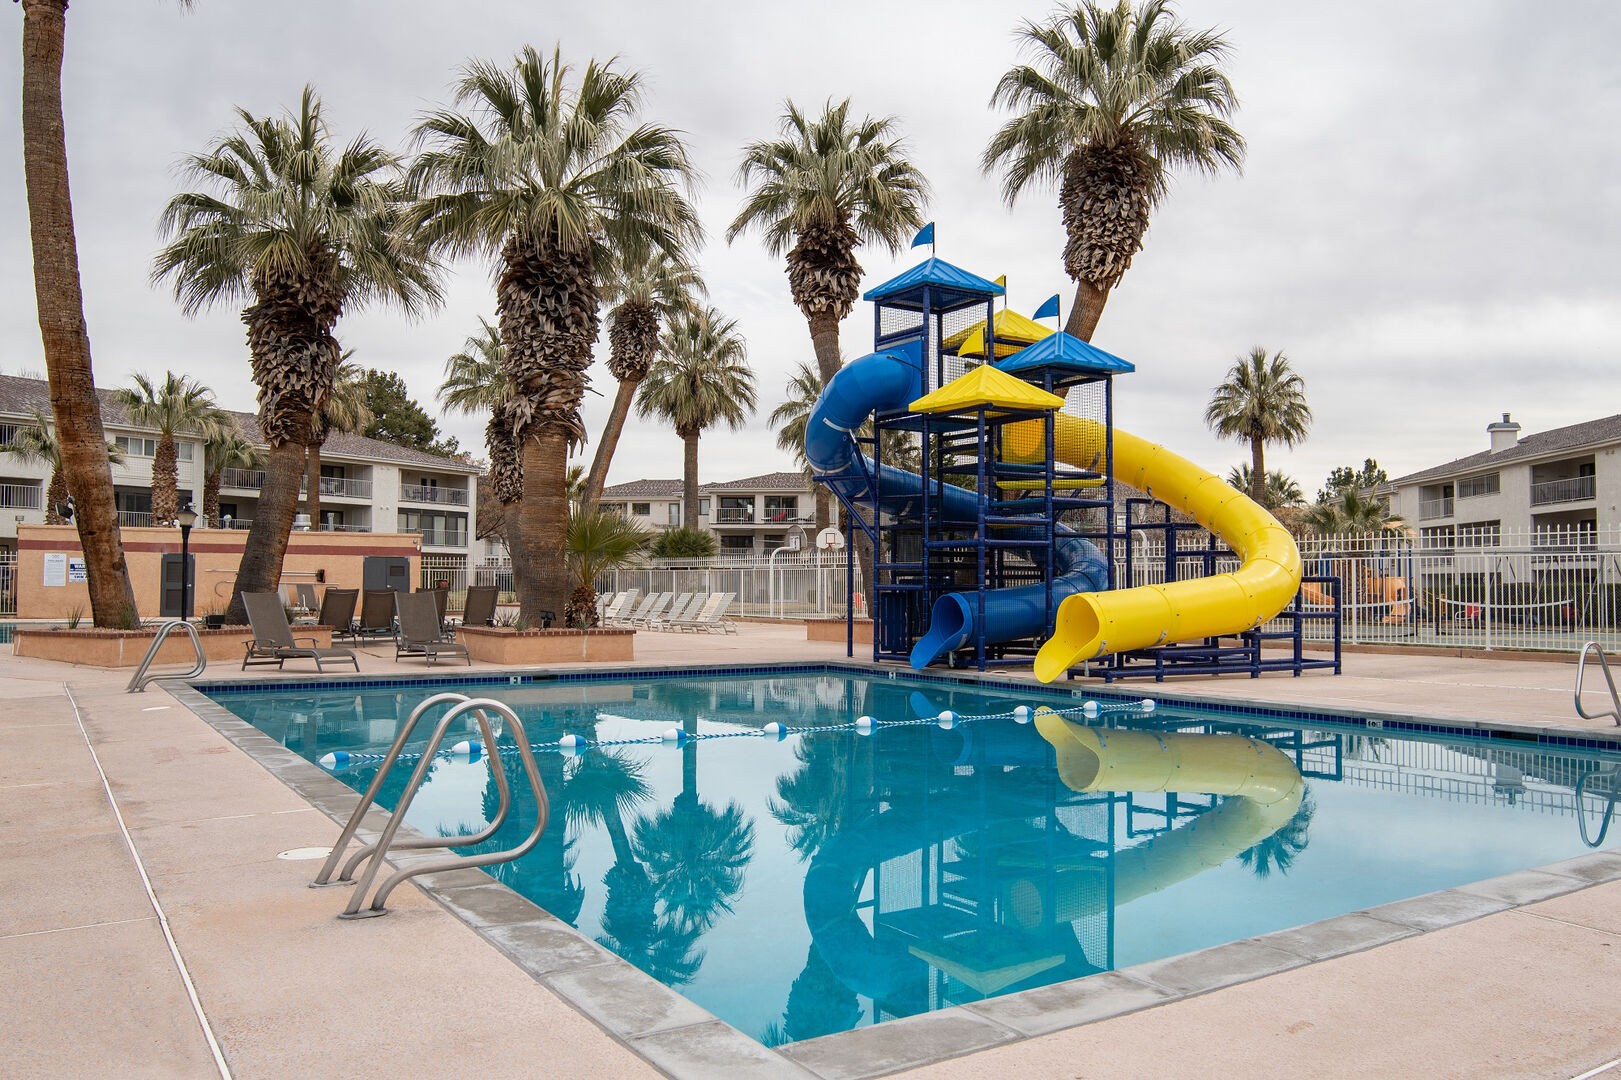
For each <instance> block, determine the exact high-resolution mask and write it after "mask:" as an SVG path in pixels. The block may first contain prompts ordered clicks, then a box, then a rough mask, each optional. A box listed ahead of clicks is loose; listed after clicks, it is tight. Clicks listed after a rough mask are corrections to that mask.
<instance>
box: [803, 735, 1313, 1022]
mask: <svg viewBox="0 0 1621 1080" xmlns="http://www.w3.org/2000/svg"><path fill="white" fill-rule="evenodd" d="M996 730H997V731H998V733H999V734H1002V735H1010V736H1011V735H1012V734H1013V732H1015V731H1016V732H1018V735H1017V736H1015V737H1013V738H1011V739H1006V740H1003V739H998V740H996V741H997V742H998V743H999V744H1001V743H1006V745H1000V746H999V747H998V751H997V754H996V755H995V756H996V759H997V760H1003V761H1007V760H1016V759H1022V760H1029V759H1030V757H1031V756H1032V755H1030V753H1029V752H1028V751H1027V750H1024V749H1020V748H1019V747H1017V746H1015V745H1014V744H1016V743H1019V742H1021V741H1022V742H1027V743H1034V745H1035V746H1042V743H1040V742H1038V741H1036V737H1035V735H1034V733H1031V732H1030V730H1029V728H1017V729H1000V728H999V729H996ZM1036 730H1037V731H1038V732H1039V733H1040V738H1041V739H1043V740H1045V741H1046V744H1048V745H1050V747H1051V752H1052V753H1054V754H1056V757H1057V762H1058V775H1059V778H1060V779H1061V780H1062V781H1063V783H1064V784H1065V786H1067V787H1069V788H1071V789H1072V790H1074V791H1077V792H1092V791H1141V792H1148V791H1176V792H1183V793H1190V794H1191V793H1202V794H1210V795H1225V796H1228V798H1226V799H1225V800H1224V801H1223V802H1222V803H1221V805H1219V806H1217V807H1216V808H1214V809H1212V810H1209V811H1206V812H1205V813H1203V814H1201V815H1199V816H1198V817H1197V818H1194V819H1193V820H1192V821H1189V822H1186V823H1184V824H1182V825H1179V826H1177V827H1176V828H1174V829H1172V830H1170V831H1168V832H1165V833H1162V834H1160V835H1158V836H1156V837H1154V838H1153V839H1151V840H1148V841H1145V842H1144V843H1141V844H1138V845H1136V846H1135V847H1132V848H1128V849H1126V850H1124V851H1120V852H1117V853H1115V854H1114V857H1113V862H1114V890H1113V895H1114V902H1115V903H1116V904H1122V903H1126V902H1129V901H1131V900H1135V899H1137V898H1138V897H1142V896H1147V895H1148V894H1150V893H1154V892H1159V891H1160V890H1162V889H1165V888H1168V887H1170V886H1172V885H1175V884H1177V883H1178V882H1181V881H1184V880H1186V879H1187V878H1190V877H1192V876H1194V875H1195V874H1198V873H1199V872H1200V871H1202V870H1206V869H1209V868H1211V867H1214V866H1218V865H1220V864H1221V863H1224V862H1226V861H1227V860H1228V859H1231V858H1232V857H1233V856H1235V855H1237V854H1238V853H1239V852H1241V851H1245V850H1247V849H1248V848H1251V847H1254V846H1255V845H1256V844H1258V843H1260V842H1261V841H1262V840H1265V839H1266V838H1267V837H1268V836H1271V835H1272V834H1273V833H1274V832H1276V831H1277V830H1278V829H1280V828H1282V827H1283V826H1284V825H1286V824H1288V822H1289V820H1290V818H1292V817H1293V816H1294V814H1295V811H1296V810H1297V809H1299V807H1300V801H1301V798H1302V796H1303V794H1304V790H1305V785H1304V782H1303V781H1302V779H1301V776H1300V773H1299V771H1298V770H1296V768H1295V766H1294V764H1293V763H1292V762H1291V761H1290V760H1289V759H1288V758H1287V757H1286V756H1284V754H1283V753H1282V752H1281V751H1280V750H1278V749H1277V748H1276V747H1275V746H1272V745H1271V744H1270V743H1267V742H1264V741H1262V740H1259V739H1250V738H1245V737H1243V736H1240V735H1197V734H1176V733H1158V732H1143V731H1123V730H1114V729H1101V728H1089V727H1085V726H1083V725H1080V724H1075V723H1072V722H1070V721H1068V720H1065V719H1064V718H1063V717H1061V716H1058V715H1057V714H1055V713H1053V712H1051V711H1050V710H1047V709H1041V710H1038V712H1037V714H1036ZM964 753H965V754H966V753H967V751H966V750H965V751H964ZM1010 753H1012V754H1014V757H1011V758H1010V757H1009V756H1008V755H1009V754H1010ZM1041 756H1042V757H1045V754H1043V755H1041ZM1032 810H1034V808H1032ZM1008 820H1010V819H1003V820H1002V821H1000V822H987V821H985V820H984V818H983V817H981V816H980V815H979V814H978V813H975V812H972V811H970V810H969V809H968V808H966V807H964V808H958V807H956V806H952V805H947V806H944V807H940V808H931V809H930V810H928V811H927V812H924V811H920V810H917V809H914V808H910V807H899V808H896V809H893V810H889V811H886V812H884V813H882V814H876V815H873V816H871V817H868V818H866V819H865V820H864V821H861V822H860V823H858V824H856V825H853V826H850V827H848V828H845V829H842V830H840V831H839V832H838V833H837V834H836V835H835V836H833V837H832V839H830V840H829V841H828V842H827V843H826V844H825V845H824V846H823V847H822V849H821V850H820V851H819V852H817V854H816V857H815V858H813V859H812V860H811V865H810V867H809V869H808V871H807V873H806V875H805V890H804V901H805V920H806V922H807V924H808V925H809V927H810V931H811V938H812V940H813V941H814V942H815V944H816V949H817V951H818V952H819V953H820V954H821V956H822V959H823V960H824V961H826V963H827V964H828V967H829V968H830V969H831V970H832V971H833V972H834V974H835V975H837V976H838V978H839V979H840V981H842V982H843V983H844V984H845V985H846V986H847V987H849V988H850V989H851V990H853V991H855V992H856V993H858V994H862V995H865V996H867V997H870V998H873V999H874V1000H876V1001H879V1002H883V1003H884V1004H885V1007H886V1008H888V1009H889V1010H890V1011H894V1012H898V1013H903V1014H904V1013H909V1012H917V1011H921V1010H922V1009H923V1008H925V1007H926V1002H927V998H928V972H929V966H930V964H929V963H925V962H924V961H925V959H928V960H929V962H930V963H932V964H933V965H934V966H935V967H938V968H940V969H941V970H947V971H950V973H951V974H952V975H953V976H954V977H956V978H958V979H959V980H961V981H963V982H965V983H967V984H968V985H971V986H973V987H974V988H975V989H977V990H979V991H980V992H981V993H997V992H999V991H1001V990H1003V989H1006V988H1007V987H1009V986H1012V985H1015V984H1016V983H1017V982H1019V981H1020V980H1022V979H1025V978H1029V977H1031V976H1032V975H1034V974H1039V973H1040V972H1041V971H1051V970H1052V969H1053V968H1055V967H1057V966H1059V965H1062V964H1065V963H1070V962H1075V963H1079V964H1084V963H1085V958H1084V957H1083V956H1072V955H1066V949H1067V950H1068V951H1069V952H1071V953H1072V952H1073V950H1074V937H1073V935H1069V936H1068V944H1067V945H1064V944H1061V943H1060V938H1061V937H1062V935H1053V934H1051V933H1050V932H1051V931H1052V930H1054V929H1055V928H1057V927H1060V926H1063V925H1065V924H1067V923H1069V922H1071V921H1073V920H1075V919H1079V918H1082V917H1083V916H1086V915H1090V914H1094V913H1096V912H1098V911H1100V910H1102V908H1103V906H1104V905H1105V904H1107V902H1108V897H1109V889H1108V888H1107V887H1106V884H1107V881H1106V877H1105V875H1107V874H1108V873H1109V866H1108V863H1107V861H1106V859H1105V858H1104V857H1099V856H1096V855H1092V854H1083V855H1081V856H1080V857H1078V858H1075V857H1069V858H1060V860H1059V861H1058V862H1057V863H1055V864H1053V865H1052V866H1046V865H1042V866H1035V865H1030V864H1029V862H1028V856H1025V857H1024V858H1023V859H1021V860H1020V861H1018V862H1017V863H1013V862H1010V861H1009V859H1010V858H1014V857H1013V856H1008V857H1005V858H1001V859H1000V861H1001V862H1002V863H1004V864H1005V865H1004V866H1003V869H1004V872H1006V871H1010V870H1011V871H1014V872H1015V873H1022V872H1023V871H1025V870H1026V869H1027V868H1028V869H1029V870H1031V871H1034V872H1033V873H1031V874H1030V875H1029V876H1028V877H1018V878H1015V879H1014V880H1012V881H1011V882H1010V883H1008V884H1006V885H1004V886H1003V887H1002V899H1003V904H1002V909H1003V911H1004V912H1005V914H1004V916H1003V918H1004V924H1003V925H1000V926H990V927H985V926H981V925H977V924H975V925H970V926H964V925H961V924H953V923H951V922H950V921H949V920H948V919H947V916H949V915H951V914H952V913H951V912H948V911H946V910H944V909H943V906H942V905H939V904H934V905H927V904H925V905H921V906H919V907H915V908H909V909H902V910H899V911H887V912H875V913H874V914H873V918H874V919H875V920H876V921H877V922H879V923H882V924H885V925H887V926H889V927H891V928H892V931H893V932H892V933H889V934H886V935H885V936H884V937H883V938H877V937H875V936H874V934H873V932H872V930H870V929H869V928H868V926H867V923H866V921H865V920H864V919H863V916H862V913H861V910H860V908H859V906H858V905H859V902H860V900H861V897H862V895H863V891H864V888H865V886H866V882H867V878H868V876H869V875H870V874H871V873H873V872H874V871H875V870H876V869H877V868H878V867H879V866H881V865H882V864H883V863H885V862H888V861H890V860H893V859H899V858H904V857H906V856H909V855H911V854H912V853H914V852H917V851H921V850H923V849H925V848H927V847H928V846H930V845H933V844H942V843H945V842H946V841H948V840H951V839H952V838H954V837H967V836H969V835H972V834H976V833H985V832H986V831H987V830H988V829H995V828H996V827H998V826H1000V825H1004V824H1006V822H1007V821H1008ZM1076 839H1077V840H1087V839H1091V840H1096V839H1106V838H1081V837H1078V838H1076ZM993 846H994V845H993ZM993 857H994V856H993ZM1015 867H1016V869H1015ZM947 955H949V956H951V957H952V958H953V959H951V960H945V961H943V960H942V957H943V956H947ZM1021 960H1022V961H1023V962H1022V963H1021V962H1019V961H1021ZM1093 970H1095V969H1093ZM1085 973H1086V972H1085V971H1084V970H1081V971H1076V972H1074V974H1085Z"/></svg>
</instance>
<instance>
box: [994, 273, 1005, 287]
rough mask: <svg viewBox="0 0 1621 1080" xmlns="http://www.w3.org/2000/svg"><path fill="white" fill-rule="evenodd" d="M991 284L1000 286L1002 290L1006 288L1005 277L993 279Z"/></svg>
mask: <svg viewBox="0 0 1621 1080" xmlns="http://www.w3.org/2000/svg"><path fill="white" fill-rule="evenodd" d="M991 284H993V285H1000V286H1002V288H1004V289H1005V288H1007V275H1006V274H1003V275H1002V276H1001V277H999V278H996V279H994V280H993V281H992V282H991Z"/></svg>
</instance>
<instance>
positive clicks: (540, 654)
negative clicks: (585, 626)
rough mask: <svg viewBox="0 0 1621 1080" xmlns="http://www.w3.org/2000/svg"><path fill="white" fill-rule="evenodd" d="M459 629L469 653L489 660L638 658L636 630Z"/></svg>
mask: <svg viewBox="0 0 1621 1080" xmlns="http://www.w3.org/2000/svg"><path fill="white" fill-rule="evenodd" d="M457 633H458V635H459V636H460V638H461V641H462V644H464V645H466V646H467V654H468V655H469V656H471V657H472V658H473V659H474V660H478V661H480V662H482V663H486V664H504V665H511V666H515V667H521V666H524V665H531V664H570V663H578V662H579V661H582V660H584V661H587V662H591V663H613V662H616V661H617V662H623V661H626V660H634V659H636V631H634V630H514V629H512V628H511V627H507V626H464V627H462V628H461V629H460V630H459V631H457Z"/></svg>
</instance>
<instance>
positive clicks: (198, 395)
mask: <svg viewBox="0 0 1621 1080" xmlns="http://www.w3.org/2000/svg"><path fill="white" fill-rule="evenodd" d="M132 378H133V381H134V383H135V385H134V386H133V387H127V386H124V387H119V388H118V389H117V390H114V391H113V395H112V396H113V401H114V402H116V403H117V404H118V405H120V406H122V408H123V409H124V411H125V412H126V413H127V414H128V415H129V420H130V422H131V423H132V424H139V425H140V426H142V427H150V428H157V430H158V448H157V451H156V452H155V453H153V455H152V524H153V525H156V526H158V527H160V528H162V527H166V526H169V525H173V524H174V519H175V518H174V516H175V511H176V510H178V509H179V508H180V484H179V475H178V472H177V464H176V462H177V460H178V456H179V448H178V447H177V446H176V445H175V441H174V437H175V433H176V432H187V433H192V434H197V435H201V436H202V437H203V438H204V439H205V440H206V439H209V438H211V437H212V436H213V434H214V433H215V432H216V431H218V430H222V429H223V428H224V427H225V426H226V425H227V424H230V423H231V421H230V420H229V419H227V418H226V417H225V416H224V415H223V414H222V413H221V412H220V408H219V406H218V405H216V404H215V403H214V391H212V390H210V389H209V388H208V387H206V386H204V385H203V384H202V383H200V382H197V381H196V380H195V379H193V378H192V377H191V376H190V375H176V374H175V373H174V372H172V371H166V372H164V373H163V382H162V384H161V385H160V384H157V383H154V382H153V381H152V380H151V379H150V378H148V377H147V376H145V375H143V374H139V373H137V374H136V375H134V376H132Z"/></svg>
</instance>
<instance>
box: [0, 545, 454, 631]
mask: <svg viewBox="0 0 1621 1080" xmlns="http://www.w3.org/2000/svg"><path fill="white" fill-rule="evenodd" d="M121 532H122V535H123V539H124V557H125V559H126V560H127V561H128V563H129V576H130V584H131V585H133V586H134V588H135V603H136V606H137V607H138V608H139V609H140V612H141V617H142V618H148V619H155V618H157V617H158V608H159V573H160V568H161V566H162V561H163V554H164V553H165V552H173V553H175V554H179V553H180V530H179V529H123V530H121ZM247 539H248V534H247V532H246V531H237V530H233V529H193V530H192V533H191V543H190V545H189V550H190V551H191V553H192V555H194V556H195V557H196V559H195V561H196V566H197V581H196V585H195V586H194V590H193V596H194V598H195V599H194V610H193V614H194V615H198V616H202V615H206V614H208V613H209V612H211V611H216V610H217V611H224V610H225V606H226V605H227V604H228V603H230V600H231V586H232V585H233V584H234V583H235V581H236V571H237V567H238V566H239V565H241V562H242V550H243V548H244V547H245V546H246V544H247ZM419 541H420V537H417V536H414V535H411V534H401V533H335V532H295V533H293V534H292V536H291V537H289V538H288V541H287V558H286V561H285V562H284V563H283V565H282V585H283V591H284V592H285V591H286V589H285V587H286V586H289V585H294V584H301V583H313V582H315V581H316V575H317V573H318V572H324V575H325V584H326V585H336V586H339V587H340V588H349V589H358V588H360V587H361V584H362V575H363V567H364V564H365V558H366V556H368V555H390V556H395V557H401V556H403V557H406V558H409V559H410V560H411V574H410V580H411V586H412V588H415V587H416V585H417V582H418V580H419V577H420V574H421V569H422V557H421V556H422V547H421V544H420V542H419ZM52 552H61V553H64V554H66V555H67V556H68V557H69V558H70V559H74V558H78V557H79V556H80V552H79V534H78V532H77V531H75V530H74V528H73V526H71V525H22V526H19V528H18V535H17V617H18V618H21V619H66V618H68V617H70V616H71V615H72V614H73V612H74V609H76V608H77V609H79V610H80V611H81V613H82V614H83V616H84V618H85V620H86V621H87V622H88V620H89V618H90V596H89V592H88V590H87V588H86V586H85V585H84V584H82V583H75V582H69V583H68V584H66V585H60V586H49V585H46V584H45V583H44V577H45V556H46V555H47V554H48V553H52ZM319 588H320V587H319V586H318V587H317V591H319Z"/></svg>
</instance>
